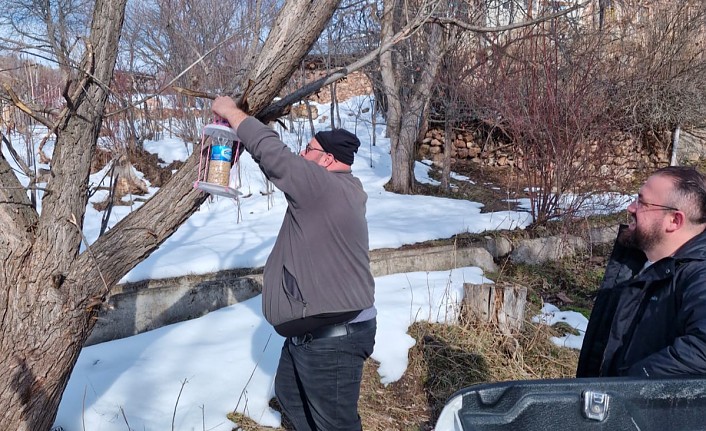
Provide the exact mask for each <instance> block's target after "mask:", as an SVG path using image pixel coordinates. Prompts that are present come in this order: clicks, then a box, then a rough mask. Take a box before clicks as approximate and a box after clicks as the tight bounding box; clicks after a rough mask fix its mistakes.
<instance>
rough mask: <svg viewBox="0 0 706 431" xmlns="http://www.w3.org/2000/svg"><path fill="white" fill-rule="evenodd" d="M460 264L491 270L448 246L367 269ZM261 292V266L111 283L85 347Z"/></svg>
mask: <svg viewBox="0 0 706 431" xmlns="http://www.w3.org/2000/svg"><path fill="white" fill-rule="evenodd" d="M461 266H479V267H481V268H483V269H484V270H486V271H489V270H490V271H493V270H495V263H493V258H492V256H490V253H488V252H487V251H486V250H485V249H483V248H480V247H478V248H465V249H456V248H454V247H453V246H451V245H449V246H438V247H422V248H418V249H407V250H394V249H389V250H374V251H372V252H371V253H370V267H371V270H372V272H373V275H374V276H375V277H379V276H383V275H389V274H395V273H400V272H411V271H441V270H447V269H452V268H456V267H461ZM261 292H262V268H257V269H250V270H231V271H221V272H218V273H212V274H204V275H198V276H197V275H189V276H185V277H175V278H168V279H160V280H145V281H141V282H137V283H130V284H122V285H118V286H115V288H114V289H113V291H112V295H111V296H110V298H109V300H108V303H107V306H106V307H104V309H103V310H102V311H101V312H100V313H99V315H98V321H97V322H96V325H95V327H94V328H93V332H91V335H90V336H89V337H88V340H87V341H86V345H91V344H97V343H102V342H104V341H110V340H115V339H118V338H124V337H129V336H131V335H135V334H139V333H142V332H145V331H149V330H152V329H156V328H160V327H162V326H166V325H169V324H172V323H177V322H182V321H184V320H189V319H194V318H196V317H201V316H203V315H205V314H207V313H209V312H211V311H214V310H217V309H219V308H223V307H227V306H229V305H232V304H236V303H238V302H242V301H245V300H247V299H250V298H252V297H254V296H256V295H259V294H260V293H261Z"/></svg>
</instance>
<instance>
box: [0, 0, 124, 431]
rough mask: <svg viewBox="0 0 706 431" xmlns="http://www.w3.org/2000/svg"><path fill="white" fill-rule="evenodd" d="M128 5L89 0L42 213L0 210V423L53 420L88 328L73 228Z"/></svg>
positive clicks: (19, 197)
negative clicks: (87, 23)
mask: <svg viewBox="0 0 706 431" xmlns="http://www.w3.org/2000/svg"><path fill="white" fill-rule="evenodd" d="M125 3H126V0H97V1H96V4H95V10H94V18H93V25H92V28H91V35H90V37H89V39H88V40H87V43H86V54H85V56H84V59H83V60H82V62H81V68H80V70H79V71H78V73H77V74H76V75H75V76H76V78H75V80H74V82H73V83H72V85H71V86H70V87H69V88H70V90H69V94H70V95H71V96H70V97H71V98H72V100H71V106H70V108H69V113H68V115H67V116H66V117H65V120H64V121H62V122H61V123H60V125H59V127H58V128H57V140H56V144H55V149H54V157H53V161H52V167H53V169H52V172H53V176H52V178H51V179H50V181H49V183H48V184H47V191H46V193H45V197H44V199H43V201H42V214H41V216H38V215H37V214H36V213H33V210H32V212H30V210H29V209H26V208H23V211H22V213H20V214H17V217H13V215H12V213H11V208H8V207H6V206H5V205H3V206H2V207H0V213H1V214H2V216H0V217H2V218H4V219H5V218H9V219H10V220H3V232H2V235H1V236H0V238H2V239H0V241H2V243H3V244H2V246H3V247H1V248H2V250H3V251H2V258H1V259H0V272H2V274H3V278H2V285H1V289H0V302H1V303H2V307H3V308H2V316H1V317H2V321H1V323H0V328H1V329H2V338H1V339H0V343H1V344H0V382H1V383H0V415H2V420H0V428H1V429H12V430H22V431H25V430H27V431H30V430H31V431H35V430H40V431H41V430H47V429H49V428H50V427H51V426H52V424H53V421H54V418H55V416H56V411H57V409H58V406H59V402H60V400H61V394H62V393H63V391H64V388H65V387H66V383H67V381H68V378H69V375H70V373H71V370H72V368H73V365H74V363H75V362H76V358H77V356H78V354H79V352H80V349H81V346H82V344H83V341H84V340H85V338H86V336H87V335H88V332H89V331H90V328H91V325H90V324H89V323H90V322H91V318H92V312H91V311H92V308H91V306H90V301H91V298H90V296H89V295H87V292H88V291H90V290H91V288H90V287H88V286H87V285H88V284H90V283H95V282H96V281H97V279H98V277H96V272H95V271H94V270H92V269H89V268H84V269H85V271H81V272H76V266H75V263H76V261H77V256H78V251H79V247H80V243H81V232H80V230H79V228H78V226H81V225H82V222H83V215H84V212H85V208H86V201H87V199H88V194H87V189H88V176H89V174H90V164H91V158H92V155H93V152H94V150H95V146H96V141H97V138H98V132H99V130H100V125H101V121H102V112H103V108H104V106H105V102H106V99H107V93H106V90H105V88H104V87H103V86H102V85H101V84H103V83H109V82H110V81H111V79H112V74H113V67H114V65H115V59H116V57H117V47H118V41H119V37H120V30H121V28H122V23H123V18H124V13H125ZM0 166H1V167H0V171H5V173H7V172H6V169H7V162H6V161H5V160H2V161H0ZM0 179H1V180H2V183H0V184H2V186H5V187H6V186H7V185H8V184H13V180H12V179H11V178H8V177H7V176H5V175H2V178H0ZM14 183H16V179H15V180H14ZM17 190H19V191H20V193H15V194H14V195H13V197H12V199H11V202H12V205H13V206H16V207H17V208H21V207H23V206H24V205H26V203H27V202H26V201H27V198H26V195H24V196H23V193H22V191H21V188H20V189H17ZM0 193H7V191H5V192H0ZM0 200H2V201H3V202H5V199H0ZM6 221H7V223H6ZM6 229H7V230H6ZM9 230H14V231H15V232H16V233H14V234H13V233H10V232H8V231H9ZM8 234H9V235H8ZM8 238H9V239H10V241H9V243H8V242H6V241H7V240H8ZM13 240H14V241H13ZM6 246H7V247H6ZM8 251H9V253H8Z"/></svg>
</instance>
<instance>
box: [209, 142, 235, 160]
mask: <svg viewBox="0 0 706 431" xmlns="http://www.w3.org/2000/svg"><path fill="white" fill-rule="evenodd" d="M232 158H233V149H231V148H230V147H229V146H228V145H214V146H213V147H212V148H211V160H220V161H222V162H230V160H231V159H232Z"/></svg>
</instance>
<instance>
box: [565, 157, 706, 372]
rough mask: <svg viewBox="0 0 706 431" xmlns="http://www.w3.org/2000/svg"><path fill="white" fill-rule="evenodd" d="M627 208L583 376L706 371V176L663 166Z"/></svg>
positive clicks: (583, 358) (584, 355)
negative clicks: (626, 220) (628, 218)
mask: <svg viewBox="0 0 706 431" xmlns="http://www.w3.org/2000/svg"><path fill="white" fill-rule="evenodd" d="M627 211H628V214H629V216H630V219H631V221H630V224H629V225H627V226H621V228H620V232H619V234H618V239H617V241H616V244H615V246H614V248H613V252H612V253H611V257H610V261H609V262H608V265H607V267H606V271H605V276H604V278H603V282H602V284H601V288H600V289H599V291H598V295H597V297H596V301H595V304H594V307H593V311H592V313H591V318H590V319H589V322H588V328H587V329H586V334H585V337H584V341H583V346H582V348H581V353H580V356H579V363H578V368H577V372H576V376H577V377H599V376H634V377H648V378H649V377H667V376H669V377H675V376H684V377H686V376H699V375H706V234H704V229H705V228H706V179H705V178H704V176H703V175H701V174H700V173H699V172H698V171H697V170H696V169H694V168H689V167H678V166H671V167H667V168H663V169H659V170H657V171H656V172H654V173H653V174H652V175H651V176H650V177H649V178H648V179H647V181H646V182H645V183H644V184H643V185H642V187H641V188H640V191H639V193H638V196H637V199H636V200H635V201H634V202H632V203H631V204H630V205H629V206H628V208H627Z"/></svg>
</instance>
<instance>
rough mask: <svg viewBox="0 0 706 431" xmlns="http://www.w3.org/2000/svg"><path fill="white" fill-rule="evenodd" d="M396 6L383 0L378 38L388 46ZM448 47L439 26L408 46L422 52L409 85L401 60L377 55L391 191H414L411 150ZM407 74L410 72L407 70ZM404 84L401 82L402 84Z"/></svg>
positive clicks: (386, 54) (395, 15) (413, 147)
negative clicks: (426, 36)
mask: <svg viewBox="0 0 706 431" xmlns="http://www.w3.org/2000/svg"><path fill="white" fill-rule="evenodd" d="M398 6H399V5H398V4H397V2H396V1H394V0H386V1H385V5H384V11H383V17H382V25H381V27H382V28H381V39H382V43H381V45H382V44H385V43H388V41H389V39H390V38H391V37H392V35H393V34H395V33H394V26H395V18H396V17H398V16H399V15H400V14H397V13H395V10H396V7H398ZM438 7H439V10H438V13H439V14H441V15H443V10H442V9H443V8H444V7H445V6H444V3H443V2H441V3H439V6H438ZM448 46H449V43H448V37H447V36H446V35H445V30H444V28H443V27H441V26H440V25H433V24H432V27H431V30H430V32H429V37H428V38H426V40H424V41H423V46H419V45H417V46H414V47H412V44H409V45H408V49H415V50H421V53H422V56H423V58H422V59H421V61H420V62H419V63H417V64H415V65H414V67H415V68H416V69H418V70H419V71H420V73H419V74H418V76H416V79H414V80H413V81H412V82H408V81H409V80H408V79H404V78H401V77H402V76H403V75H404V74H405V71H404V70H401V68H402V67H404V65H405V62H403V61H394V62H393V61H392V55H393V53H392V52H391V51H386V52H384V53H383V54H381V55H380V69H381V74H382V81H383V89H384V91H385V98H386V100H387V105H388V106H387V116H386V117H387V127H388V135H389V137H390V146H391V153H390V154H391V157H392V177H391V178H390V183H389V186H390V191H392V192H396V193H403V194H409V193H412V192H413V190H414V149H415V144H416V142H417V137H418V136H419V130H420V129H421V127H422V123H421V114H422V112H423V110H424V106H425V105H426V104H427V103H428V101H429V99H430V97H431V89H432V86H433V84H434V81H435V79H436V74H437V71H438V69H439V65H440V63H441V59H442V58H443V56H444V55H446V51H447V49H448V48H447V47H448ZM407 74H408V75H409V71H407ZM403 81H404V82H403Z"/></svg>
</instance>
